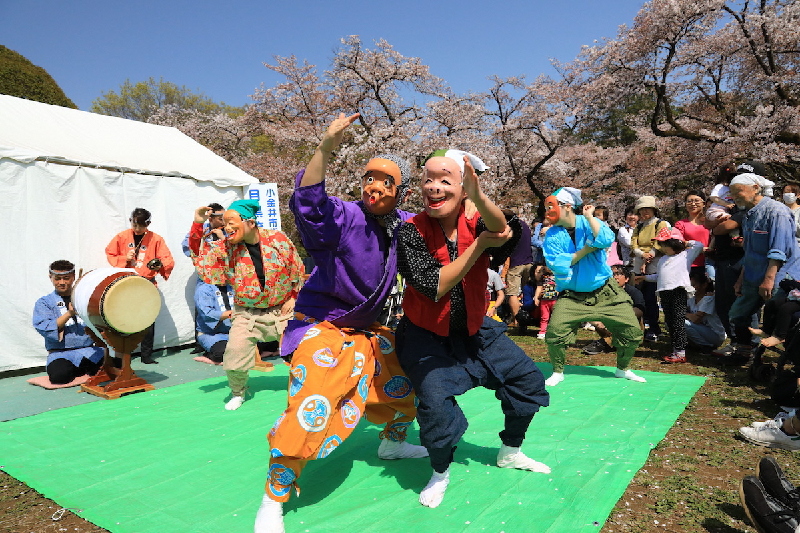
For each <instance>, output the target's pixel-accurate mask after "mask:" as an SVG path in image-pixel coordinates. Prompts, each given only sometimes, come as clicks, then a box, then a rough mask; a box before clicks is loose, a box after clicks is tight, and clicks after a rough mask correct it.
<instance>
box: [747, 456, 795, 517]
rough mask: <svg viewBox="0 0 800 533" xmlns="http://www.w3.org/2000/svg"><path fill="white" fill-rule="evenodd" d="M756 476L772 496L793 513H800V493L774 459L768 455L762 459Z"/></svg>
mask: <svg viewBox="0 0 800 533" xmlns="http://www.w3.org/2000/svg"><path fill="white" fill-rule="evenodd" d="M756 476H757V477H758V480H759V481H761V484H762V485H764V488H765V489H767V492H768V493H769V494H770V496H772V497H774V498H775V499H777V500H778V501H780V502H781V503H782V504H783V505H785V506H786V507H788V508H790V509H792V510H793V511H800V491H798V489H797V487H795V486H794V485H793V484H792V482H791V481H789V480H788V479H787V478H786V476H785V475H784V473H783V470H781V467H780V466H779V465H778V461H776V460H775V458H774V457H772V456H771V455H766V456H764V457H762V458H761V461H759V463H758V466H757V467H756Z"/></svg>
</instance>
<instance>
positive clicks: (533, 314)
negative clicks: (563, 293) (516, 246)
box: [517, 263, 544, 335]
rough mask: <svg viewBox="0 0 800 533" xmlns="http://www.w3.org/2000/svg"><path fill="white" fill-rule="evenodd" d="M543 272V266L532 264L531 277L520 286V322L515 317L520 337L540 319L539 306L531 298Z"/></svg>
mask: <svg viewBox="0 0 800 533" xmlns="http://www.w3.org/2000/svg"><path fill="white" fill-rule="evenodd" d="M543 270H544V265H543V264H541V263H536V264H534V265H533V267H532V268H531V276H530V277H529V278H528V282H527V283H525V285H523V286H522V309H521V310H520V313H522V319H521V322H520V318H519V317H517V322H518V323H519V327H520V330H519V333H520V335H524V334H525V333H526V331H527V327H528V326H529V325H532V324H535V323H536V322H537V321H538V320H539V319H540V318H541V314H540V313H539V306H538V305H536V304H535V303H534V300H533V297H534V295H535V294H536V287H538V286H539V284H540V283H541V282H542V272H543Z"/></svg>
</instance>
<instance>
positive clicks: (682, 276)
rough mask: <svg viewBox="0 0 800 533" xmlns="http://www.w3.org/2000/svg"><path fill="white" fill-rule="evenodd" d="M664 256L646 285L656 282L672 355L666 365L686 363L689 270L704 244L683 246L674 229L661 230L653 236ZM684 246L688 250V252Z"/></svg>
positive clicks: (693, 243) (689, 243)
mask: <svg viewBox="0 0 800 533" xmlns="http://www.w3.org/2000/svg"><path fill="white" fill-rule="evenodd" d="M656 240H657V241H658V242H659V244H660V245H661V253H663V254H664V255H662V256H661V258H660V259H659V260H658V274H647V275H646V276H645V277H644V278H645V281H650V282H652V281H655V282H656V291H657V292H658V296H659V299H660V300H661V308H662V309H663V310H664V321H665V322H666V323H667V331H669V337H670V339H671V340H672V354H671V355H667V356H664V358H663V361H664V362H665V363H685V362H686V345H687V343H688V340H687V337H686V323H685V320H686V301H687V296H688V294H689V291H691V290H692V285H691V282H690V280H689V270H690V268H691V265H692V262H694V260H695V258H696V257H697V256H698V255H699V254H700V253H701V252H702V251H703V243H701V242H697V241H689V242H688V243H687V242H684V240H683V235H682V234H681V232H680V231H678V230H677V229H675V228H672V229H669V228H662V229H660V230H659V231H658V233H656ZM687 246H689V248H688V249H687Z"/></svg>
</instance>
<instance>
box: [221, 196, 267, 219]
mask: <svg viewBox="0 0 800 533" xmlns="http://www.w3.org/2000/svg"><path fill="white" fill-rule="evenodd" d="M228 209H233V210H234V211H236V212H237V213H239V215H241V217H242V220H251V219H254V218H256V213H257V212H259V211H261V204H259V203H258V200H236V201H235V202H233V203H232V204H231V205H230V207H228Z"/></svg>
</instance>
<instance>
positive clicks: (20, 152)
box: [0, 95, 257, 372]
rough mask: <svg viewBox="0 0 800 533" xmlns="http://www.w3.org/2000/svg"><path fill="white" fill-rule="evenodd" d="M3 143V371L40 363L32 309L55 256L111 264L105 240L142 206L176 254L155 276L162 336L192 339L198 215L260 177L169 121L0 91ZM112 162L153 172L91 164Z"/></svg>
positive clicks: (46, 287) (170, 342)
mask: <svg viewBox="0 0 800 533" xmlns="http://www.w3.org/2000/svg"><path fill="white" fill-rule="evenodd" d="M0 147H2V148H0V209H2V210H3V212H4V213H6V214H7V216H8V217H9V218H8V221H9V222H10V224H9V226H8V227H7V229H6V232H5V233H6V235H5V239H4V241H3V253H2V254H0V272H2V276H0V294H1V295H2V298H3V302H4V304H5V305H4V307H5V311H6V312H5V313H4V318H3V320H0V344H2V346H3V347H4V350H3V351H2V352H0V372H2V371H7V370H14V369H21V368H32V367H40V366H43V365H44V364H45V361H46V357H47V353H46V352H45V350H44V342H43V340H42V338H41V336H40V335H39V334H38V333H37V332H36V331H35V330H34V329H33V327H32V325H31V313H32V310H33V305H34V303H35V302H36V300H37V299H38V298H40V297H41V296H44V295H45V294H48V293H49V292H51V291H52V290H53V287H52V284H51V283H50V280H49V279H48V274H47V268H48V265H49V264H50V263H51V262H53V261H55V260H56V259H68V260H70V261H72V262H73V263H75V264H76V266H77V267H78V268H79V269H83V270H84V271H88V270H91V269H94V268H100V267H107V266H108V262H107V260H106V257H105V247H106V245H107V244H108V242H109V241H110V240H111V238H112V237H113V236H114V235H116V234H117V233H119V232H120V231H122V230H124V229H126V228H128V227H129V222H128V217H129V216H130V213H131V211H133V209H134V208H136V207H144V208H146V209H148V210H149V211H150V212H151V213H152V215H153V219H152V220H153V222H152V224H151V225H150V229H151V230H152V231H155V232H156V233H158V234H159V235H161V236H162V237H164V239H165V241H166V243H167V246H168V247H169V249H170V251H171V252H172V255H173V256H174V257H175V261H176V266H175V269H174V271H173V273H172V275H171V277H170V279H169V280H167V281H164V280H162V279H161V278H160V277H159V278H158V280H159V282H158V288H159V290H160V291H161V293H162V297H163V301H162V304H163V305H162V309H161V313H160V314H159V316H158V319H157V320H156V339H155V340H156V342H155V347H156V349H159V348H164V347H172V346H179V345H181V344H186V343H190V342H193V340H194V323H193V316H192V313H193V308H194V304H193V297H194V286H195V274H194V268H193V266H192V263H191V261H190V260H189V258H187V257H186V256H184V255H183V253H182V251H181V242H182V240H183V238H184V236H185V235H186V233H187V232H188V231H189V227H190V226H191V223H192V214H193V212H194V210H195V209H196V208H197V207H198V206H201V205H207V204H208V203H210V202H219V203H221V204H223V205H228V204H229V203H231V202H233V201H234V200H237V199H240V198H242V197H244V194H245V191H246V188H247V186H248V185H249V184H250V183H254V182H257V180H256V179H255V178H252V177H251V176H249V175H247V174H246V173H244V172H243V171H241V170H240V169H238V168H236V167H235V166H233V165H231V164H230V163H228V162H227V161H225V160H224V159H222V158H219V157H217V156H216V155H214V154H213V153H211V152H210V151H208V150H207V149H206V148H204V147H202V146H201V145H199V144H198V143H196V142H194V141H193V140H191V139H189V138H188V137H186V136H185V135H183V134H182V133H180V132H179V131H177V130H175V129H174V128H165V127H162V126H155V125H152V124H144V123H139V122H135V121H130V120H124V119H117V118H114V117H105V116H102V115H95V114H93V113H86V112H83V111H76V110H73V109H67V108H61V107H58V106H51V105H47V104H41V103H37V102H29V101H27V100H22V99H19V98H13V97H10V96H2V95H0ZM137 153H138V155H137ZM40 157H61V158H65V159H68V160H70V161H81V162H83V163H85V164H82V165H80V166H76V165H65V164H59V163H56V162H52V161H50V162H48V161H44V160H40V159H39V158H40ZM112 163H113V164H116V165H119V166H120V167H122V168H138V169H140V170H146V171H148V172H152V173H153V174H137V173H133V172H127V171H121V170H110V169H108V168H95V167H93V166H91V164H95V165H103V166H108V165H109V164H112ZM159 172H161V175H158V173H159ZM168 174H178V176H176V175H168ZM181 176H184V177H181ZM185 176H192V178H193V179H189V178H187V177H185ZM132 305H135V302H133V303H132Z"/></svg>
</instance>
